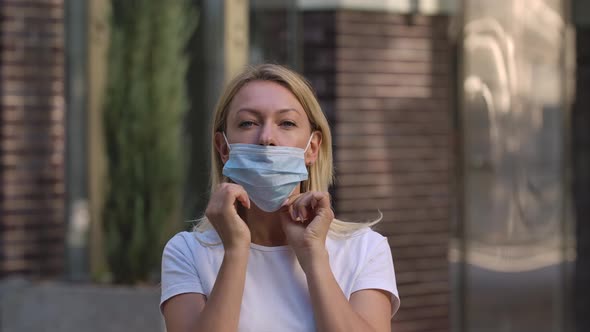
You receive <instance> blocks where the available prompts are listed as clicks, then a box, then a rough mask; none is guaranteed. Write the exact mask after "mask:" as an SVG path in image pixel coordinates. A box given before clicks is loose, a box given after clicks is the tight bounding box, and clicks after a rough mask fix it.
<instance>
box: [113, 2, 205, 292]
mask: <svg viewBox="0 0 590 332" xmlns="http://www.w3.org/2000/svg"><path fill="white" fill-rule="evenodd" d="M111 5H112V7H111V10H112V13H111V26H110V29H111V33H110V38H111V39H110V48H109V56H108V79H107V85H106V91H105V102H104V109H103V112H104V135H105V150H106V151H105V152H106V156H107V172H108V174H107V182H108V183H107V186H106V187H107V189H106V192H105V195H106V196H105V200H104V201H105V205H104V209H103V212H102V216H103V226H104V241H105V249H106V256H107V262H108V264H109V268H110V271H111V274H112V279H113V281H114V282H116V283H135V282H139V281H147V280H149V278H150V275H151V274H152V273H153V272H154V271H157V269H158V266H159V262H160V257H161V253H162V251H161V250H162V247H163V243H164V240H165V238H164V236H163V235H164V234H165V233H166V229H167V227H168V226H167V224H169V223H170V222H171V221H172V220H173V219H174V218H176V217H177V216H178V213H179V209H180V204H181V203H180V202H181V197H180V196H181V191H182V187H181V184H182V174H183V167H182V165H183V164H184V160H183V159H182V154H181V130H182V120H183V117H184V114H185V111H186V110H187V106H188V105H187V104H188V103H187V99H186V91H185V90H186V84H185V75H186V69H187V64H188V60H187V58H186V56H185V45H186V43H187V41H188V39H189V37H190V36H191V34H192V32H193V30H194V26H195V21H196V18H195V17H196V16H195V11H194V10H193V9H192V8H191V7H190V5H189V3H188V0H187V1H183V0H174V1H167V0H111Z"/></svg>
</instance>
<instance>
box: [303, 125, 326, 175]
mask: <svg viewBox="0 0 590 332" xmlns="http://www.w3.org/2000/svg"><path fill="white" fill-rule="evenodd" d="M320 146H322V132H321V131H319V130H316V131H314V132H313V133H312V134H311V140H310V141H309V147H308V148H307V151H306V152H305V165H307V166H311V165H313V164H314V163H315V162H316V160H317V159H318V155H319V153H320Z"/></svg>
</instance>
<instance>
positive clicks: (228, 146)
mask: <svg viewBox="0 0 590 332" xmlns="http://www.w3.org/2000/svg"><path fill="white" fill-rule="evenodd" d="M221 133H222V134H223V138H224V139H225V144H227V149H228V150H230V151H231V146H230V145H229V142H228V141H227V136H225V131H222V132H221Z"/></svg>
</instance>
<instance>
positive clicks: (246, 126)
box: [238, 121, 255, 128]
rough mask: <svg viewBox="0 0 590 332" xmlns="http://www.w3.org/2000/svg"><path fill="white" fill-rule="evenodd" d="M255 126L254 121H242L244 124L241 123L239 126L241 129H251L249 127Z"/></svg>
mask: <svg viewBox="0 0 590 332" xmlns="http://www.w3.org/2000/svg"><path fill="white" fill-rule="evenodd" d="M253 125H255V123H254V122H253V121H242V122H240V124H239V125H238V126H239V127H240V128H249V127H252V126H253Z"/></svg>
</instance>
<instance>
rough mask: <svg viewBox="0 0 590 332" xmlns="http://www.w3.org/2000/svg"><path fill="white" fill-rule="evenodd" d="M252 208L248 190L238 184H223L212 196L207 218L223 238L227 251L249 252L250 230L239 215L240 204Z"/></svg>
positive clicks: (206, 212) (206, 213)
mask: <svg viewBox="0 0 590 332" xmlns="http://www.w3.org/2000/svg"><path fill="white" fill-rule="evenodd" d="M239 203H241V204H242V206H244V207H246V208H248V209H249V208H250V198H248V194H247V193H246V190H244V188H243V187H242V186H240V185H238V184H234V183H222V184H221V185H219V187H217V189H216V190H215V191H214V192H213V194H212V195H211V199H210V200H209V204H208V205H207V209H206V210H205V216H207V219H209V222H211V224H212V225H213V227H214V228H215V230H216V231H217V234H219V237H220V238H221V242H222V243H223V247H224V248H225V251H226V252H228V251H233V250H246V251H247V250H248V248H249V247H250V229H249V228H248V225H246V222H244V220H243V219H242V218H241V217H240V216H239V214H238V209H237V207H238V204H239Z"/></svg>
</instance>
